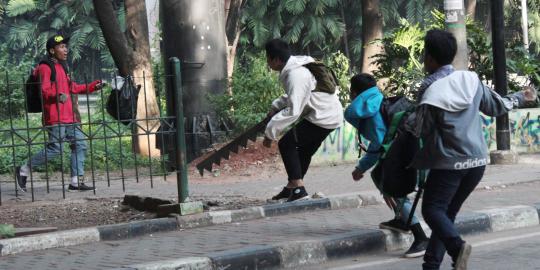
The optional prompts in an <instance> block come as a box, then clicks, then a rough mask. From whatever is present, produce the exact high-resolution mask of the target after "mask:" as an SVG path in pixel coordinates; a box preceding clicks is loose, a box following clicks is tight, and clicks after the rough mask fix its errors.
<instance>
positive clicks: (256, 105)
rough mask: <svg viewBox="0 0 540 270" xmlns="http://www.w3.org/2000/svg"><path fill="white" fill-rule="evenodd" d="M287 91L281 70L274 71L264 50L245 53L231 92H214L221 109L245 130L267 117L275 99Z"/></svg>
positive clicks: (237, 68) (214, 100) (219, 110)
mask: <svg viewBox="0 0 540 270" xmlns="http://www.w3.org/2000/svg"><path fill="white" fill-rule="evenodd" d="M283 93H284V92H283V90H282V88H281V86H280V82H279V80H278V73H277V72H274V71H271V70H270V69H269V68H268V65H267V63H266V56H265V55H264V54H263V53H260V54H258V55H243V56H241V58H240V59H239V61H238V65H237V67H236V71H235V73H234V75H233V79H232V95H220V96H211V97H210V100H211V101H212V102H213V104H215V105H216V107H217V109H218V113H220V114H221V115H224V116H226V117H227V118H229V119H231V120H232V121H233V123H234V125H235V130H236V131H242V130H245V129H246V128H248V127H250V126H251V125H253V124H254V123H256V122H258V121H261V120H262V119H264V117H265V116H266V114H267V113H268V112H269V111H270V106H271V104H272V101H273V100H274V99H276V98H277V97H279V96H280V95H282V94H283Z"/></svg>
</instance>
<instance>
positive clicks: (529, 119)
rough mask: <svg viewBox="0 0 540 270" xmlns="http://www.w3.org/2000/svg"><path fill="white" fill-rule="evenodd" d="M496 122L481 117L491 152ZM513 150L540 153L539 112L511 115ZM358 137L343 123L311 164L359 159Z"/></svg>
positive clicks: (532, 111)
mask: <svg viewBox="0 0 540 270" xmlns="http://www.w3.org/2000/svg"><path fill="white" fill-rule="evenodd" d="M495 122H496V121H495V118H494V117H488V116H484V115H482V125H483V132H484V137H485V139H486V143H487V145H488V147H489V149H490V150H495V149H496V148H497V141H496V139H495V136H496V126H495ZM510 129H511V132H512V133H511V134H512V135H511V144H512V148H513V149H515V150H517V151H518V152H520V153H531V152H540V109H524V110H516V111H513V112H510ZM368 143H369V142H367V141H364V144H366V145H367V144H368ZM358 149H359V147H358V134H357V132H356V129H355V128H354V127H352V126H351V125H349V124H348V123H345V124H344V125H343V126H342V127H340V128H338V129H336V130H335V131H334V132H332V133H331V134H330V135H329V136H328V137H327V138H326V140H325V141H324V142H323V143H322V145H321V147H320V148H319V150H318V151H317V154H316V155H315V156H314V158H313V162H314V163H337V162H343V161H350V162H352V161H355V160H357V159H358Z"/></svg>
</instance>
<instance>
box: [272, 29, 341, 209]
mask: <svg viewBox="0 0 540 270" xmlns="http://www.w3.org/2000/svg"><path fill="white" fill-rule="evenodd" d="M265 49H266V58H267V61H268V66H269V67H270V68H271V69H272V70H275V71H279V72H280V74H279V80H280V81H281V83H282V85H283V88H284V89H285V94H284V95H282V96H281V97H279V98H278V99H276V100H274V102H272V108H271V110H270V112H269V113H268V116H271V117H272V118H271V120H270V121H269V122H268V125H267V127H266V131H265V141H264V145H265V146H267V147H268V146H270V144H271V142H272V141H276V140H278V138H279V137H280V136H281V135H283V133H285V134H284V135H283V137H282V138H281V139H279V143H278V145H279V152H280V154H281V157H282V159H283V163H284V165H285V170H286V171H287V175H288V178H289V179H288V180H289V182H288V184H287V185H286V186H285V187H284V188H283V190H282V191H281V192H280V193H279V194H277V195H276V196H274V197H272V199H273V200H280V199H285V198H287V201H295V200H299V199H304V198H307V197H308V193H307V191H306V189H305V187H304V181H303V178H304V175H305V174H306V172H307V170H308V167H309V164H310V162H311V157H312V156H313V154H315V152H316V151H317V149H318V148H319V146H320V145H321V143H322V142H323V141H324V139H325V138H326V137H327V136H328V134H330V132H332V131H333V130H334V129H336V128H338V127H339V126H341V124H342V123H343V107H342V106H341V103H340V101H339V98H338V96H337V91H336V93H334V94H329V93H325V92H314V91H313V90H314V89H315V86H316V84H317V81H316V80H315V77H314V76H313V74H311V72H310V71H309V70H308V69H307V68H306V67H304V65H306V64H309V63H312V62H315V60H314V59H313V58H311V57H309V56H291V51H290V49H289V46H288V44H287V43H285V42H284V41H282V40H279V39H274V40H270V41H269V42H267V43H266V45H265Z"/></svg>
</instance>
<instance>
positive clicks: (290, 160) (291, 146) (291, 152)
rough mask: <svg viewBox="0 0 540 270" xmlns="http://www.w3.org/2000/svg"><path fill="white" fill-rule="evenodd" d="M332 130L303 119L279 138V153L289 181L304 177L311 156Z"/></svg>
mask: <svg viewBox="0 0 540 270" xmlns="http://www.w3.org/2000/svg"><path fill="white" fill-rule="evenodd" d="M332 130H333V129H325V128H322V127H319V126H317V125H315V124H312V123H311V122H309V121H307V120H305V119H304V120H302V121H300V123H298V124H297V125H296V126H295V127H293V128H292V129H291V130H289V131H288V132H287V133H285V136H283V138H281V140H279V143H278V146H279V153H280V154H281V158H282V159H283V164H284V165H285V170H286V171H287V175H288V177H289V181H291V180H296V179H303V178H304V175H306V172H307V170H308V168H309V164H310V163H311V157H312V156H313V155H314V154H315V152H317V149H319V146H321V143H322V142H323V141H324V139H325V138H326V136H328V134H330V132H332Z"/></svg>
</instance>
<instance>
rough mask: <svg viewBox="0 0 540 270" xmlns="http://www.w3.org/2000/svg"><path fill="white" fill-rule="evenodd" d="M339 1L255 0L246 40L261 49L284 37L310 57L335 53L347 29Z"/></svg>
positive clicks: (250, 3)
mask: <svg viewBox="0 0 540 270" xmlns="http://www.w3.org/2000/svg"><path fill="white" fill-rule="evenodd" d="M339 2H340V1H339V0H285V1H279V0H252V1H248V2H247V4H246V9H245V12H244V16H243V22H244V25H245V26H246V28H247V29H246V30H247V31H246V32H245V35H244V37H243V38H242V41H243V43H244V44H250V43H251V41H252V44H253V45H255V46H257V47H261V46H262V45H263V44H264V43H265V42H266V41H267V40H269V39H272V38H277V37H282V38H283V39H285V40H286V41H287V42H289V43H291V44H292V45H293V46H294V47H295V48H296V49H298V50H300V51H303V52H307V53H309V54H317V52H319V53H321V52H328V51H332V50H333V49H334V48H335V47H334V46H335V45H336V44H340V38H341V37H342V35H343V32H344V30H345V25H344V23H343V21H342V19H341V16H340V14H339V13H338V11H337V8H338V4H339Z"/></svg>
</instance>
